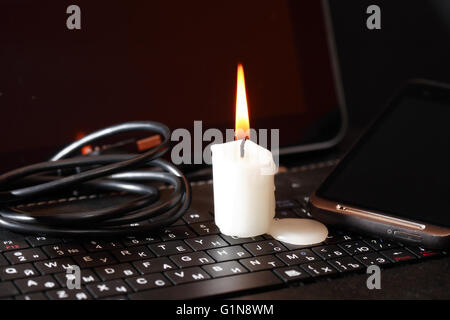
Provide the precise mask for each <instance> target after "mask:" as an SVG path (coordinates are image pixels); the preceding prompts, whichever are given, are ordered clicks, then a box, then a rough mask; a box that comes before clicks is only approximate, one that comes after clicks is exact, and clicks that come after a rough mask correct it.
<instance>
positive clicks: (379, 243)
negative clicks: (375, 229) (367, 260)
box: [364, 238, 399, 251]
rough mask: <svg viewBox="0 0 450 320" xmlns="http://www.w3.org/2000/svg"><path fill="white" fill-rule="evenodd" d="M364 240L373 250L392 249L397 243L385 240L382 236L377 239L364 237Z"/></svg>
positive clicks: (396, 246)
mask: <svg viewBox="0 0 450 320" xmlns="http://www.w3.org/2000/svg"><path fill="white" fill-rule="evenodd" d="M364 241H365V242H367V244H369V246H371V247H372V248H373V249H374V250H377V251H378V250H385V249H393V248H398V247H399V245H398V244H397V243H395V242H392V241H387V240H384V239H382V238H378V239H365V240H364Z"/></svg>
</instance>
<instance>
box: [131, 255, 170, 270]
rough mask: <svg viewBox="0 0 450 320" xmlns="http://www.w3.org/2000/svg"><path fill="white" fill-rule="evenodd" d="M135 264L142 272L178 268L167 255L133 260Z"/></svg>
mask: <svg viewBox="0 0 450 320" xmlns="http://www.w3.org/2000/svg"><path fill="white" fill-rule="evenodd" d="M133 266H134V267H135V268H136V269H137V270H138V271H139V272H140V273H141V274H148V273H154V272H162V271H168V270H172V269H176V268H177V267H176V266H175V264H174V263H173V262H172V261H170V260H169V258H167V257H161V258H154V259H149V260H144V261H135V262H133Z"/></svg>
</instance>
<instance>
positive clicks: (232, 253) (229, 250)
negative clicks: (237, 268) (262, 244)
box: [206, 246, 251, 262]
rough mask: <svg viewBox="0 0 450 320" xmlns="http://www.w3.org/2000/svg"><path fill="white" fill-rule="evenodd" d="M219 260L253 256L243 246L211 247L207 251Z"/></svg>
mask: <svg viewBox="0 0 450 320" xmlns="http://www.w3.org/2000/svg"><path fill="white" fill-rule="evenodd" d="M206 252H207V253H208V254H209V255H210V256H211V257H212V258H213V259H214V260H216V261H217V262H222V261H228V260H237V259H241V258H247V257H251V255H250V253H248V252H247V251H246V250H245V249H244V248H242V247H241V246H232V247H225V248H220V249H211V250H208V251H206Z"/></svg>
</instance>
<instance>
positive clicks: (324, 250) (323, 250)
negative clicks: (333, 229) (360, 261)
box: [312, 245, 348, 260]
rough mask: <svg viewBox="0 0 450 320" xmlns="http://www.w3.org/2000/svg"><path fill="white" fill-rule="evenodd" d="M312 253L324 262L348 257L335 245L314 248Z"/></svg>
mask: <svg viewBox="0 0 450 320" xmlns="http://www.w3.org/2000/svg"><path fill="white" fill-rule="evenodd" d="M312 251H313V252H314V253H316V254H317V255H318V256H319V257H321V258H322V259H324V260H328V259H335V258H340V257H345V256H348V254H347V253H346V252H345V251H344V250H342V249H341V248H339V247H338V246H335V245H330V246H320V247H315V248H312Z"/></svg>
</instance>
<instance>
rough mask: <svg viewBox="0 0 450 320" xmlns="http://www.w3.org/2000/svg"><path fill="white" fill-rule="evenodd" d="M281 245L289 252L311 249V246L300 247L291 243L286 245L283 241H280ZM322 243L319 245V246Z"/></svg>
mask: <svg viewBox="0 0 450 320" xmlns="http://www.w3.org/2000/svg"><path fill="white" fill-rule="evenodd" d="M280 243H281V244H282V245H283V246H285V247H286V248H287V249H288V250H289V251H293V250H298V249H305V248H311V247H312V246H311V245H307V246H304V245H298V244H291V243H285V242H283V241H280ZM319 244H320V243H318V245H319Z"/></svg>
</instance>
